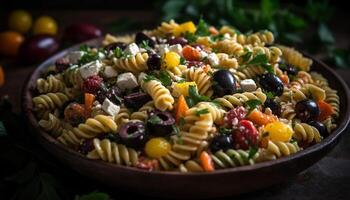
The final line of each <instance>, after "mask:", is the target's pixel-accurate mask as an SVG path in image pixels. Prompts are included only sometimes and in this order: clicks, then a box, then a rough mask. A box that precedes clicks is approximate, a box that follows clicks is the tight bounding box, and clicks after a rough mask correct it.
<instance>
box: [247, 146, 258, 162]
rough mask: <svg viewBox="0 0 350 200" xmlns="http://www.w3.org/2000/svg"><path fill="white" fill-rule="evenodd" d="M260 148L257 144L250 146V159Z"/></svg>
mask: <svg viewBox="0 0 350 200" xmlns="http://www.w3.org/2000/svg"><path fill="white" fill-rule="evenodd" d="M258 150H259V148H258V147H256V146H250V147H249V152H248V159H251V158H253V157H254V156H255V154H256V153H258Z"/></svg>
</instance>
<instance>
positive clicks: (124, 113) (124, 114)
mask: <svg viewBox="0 0 350 200" xmlns="http://www.w3.org/2000/svg"><path fill="white" fill-rule="evenodd" d="M114 121H115V123H116V124H117V126H118V127H121V126H122V125H124V124H126V123H128V122H129V121H130V111H129V110H128V109H127V108H126V107H125V105H122V106H121V107H120V110H119V113H118V114H117V115H116V116H115V117H114Z"/></svg>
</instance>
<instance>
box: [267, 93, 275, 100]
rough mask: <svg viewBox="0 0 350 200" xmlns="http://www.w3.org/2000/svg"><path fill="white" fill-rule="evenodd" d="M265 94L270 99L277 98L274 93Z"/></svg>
mask: <svg viewBox="0 0 350 200" xmlns="http://www.w3.org/2000/svg"><path fill="white" fill-rule="evenodd" d="M265 94H266V96H267V98H269V99H273V98H274V97H275V93H273V92H266V93H265Z"/></svg>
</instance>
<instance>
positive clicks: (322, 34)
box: [318, 23, 334, 44]
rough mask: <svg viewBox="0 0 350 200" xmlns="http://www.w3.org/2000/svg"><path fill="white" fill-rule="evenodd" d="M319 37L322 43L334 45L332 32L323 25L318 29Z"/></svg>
mask: <svg viewBox="0 0 350 200" xmlns="http://www.w3.org/2000/svg"><path fill="white" fill-rule="evenodd" d="M318 37H319V38H320V41H321V42H324V43H327V44H332V43H334V37H333V34H332V33H331V31H330V30H329V29H328V27H327V26H326V25H325V24H323V23H321V24H320V25H319V27H318Z"/></svg>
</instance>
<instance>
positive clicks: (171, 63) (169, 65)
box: [164, 51, 181, 69]
mask: <svg viewBox="0 0 350 200" xmlns="http://www.w3.org/2000/svg"><path fill="white" fill-rule="evenodd" d="M180 59H181V57H180V55H179V54H177V53H175V52H173V51H169V52H167V53H166V54H165V56H164V66H165V68H166V69H173V68H174V67H177V66H178V65H179V64H180Z"/></svg>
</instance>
